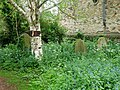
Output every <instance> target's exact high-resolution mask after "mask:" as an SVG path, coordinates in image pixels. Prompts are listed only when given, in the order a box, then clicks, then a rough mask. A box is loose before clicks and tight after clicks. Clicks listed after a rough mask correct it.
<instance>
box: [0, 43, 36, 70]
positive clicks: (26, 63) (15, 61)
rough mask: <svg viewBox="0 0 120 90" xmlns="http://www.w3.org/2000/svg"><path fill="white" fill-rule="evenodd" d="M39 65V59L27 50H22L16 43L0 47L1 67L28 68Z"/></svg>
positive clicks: (9, 68) (11, 68) (7, 68)
mask: <svg viewBox="0 0 120 90" xmlns="http://www.w3.org/2000/svg"><path fill="white" fill-rule="evenodd" d="M37 66H38V62H37V60H36V59H35V58H34V56H32V55H31V54H30V53H29V52H27V51H22V50H20V49H18V48H17V46H16V45H12V44H10V45H8V46H6V47H5V48H2V49H0V69H5V70H23V71H24V70H26V69H27V68H35V67H37Z"/></svg>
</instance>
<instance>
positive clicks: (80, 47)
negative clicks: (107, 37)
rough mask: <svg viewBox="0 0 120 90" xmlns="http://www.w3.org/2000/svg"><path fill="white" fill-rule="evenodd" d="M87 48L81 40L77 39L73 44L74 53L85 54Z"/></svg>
mask: <svg viewBox="0 0 120 90" xmlns="http://www.w3.org/2000/svg"><path fill="white" fill-rule="evenodd" d="M86 51H87V48H86V45H85V43H84V41H83V40H81V39H77V40H76V42H75V53H82V54H83V53H86Z"/></svg>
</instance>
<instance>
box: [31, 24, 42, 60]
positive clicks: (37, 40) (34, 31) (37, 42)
mask: <svg viewBox="0 0 120 90" xmlns="http://www.w3.org/2000/svg"><path fill="white" fill-rule="evenodd" d="M30 32H31V52H32V54H34V55H35V57H36V58H40V57H41V56H42V40H41V29H40V23H37V24H35V25H30Z"/></svg>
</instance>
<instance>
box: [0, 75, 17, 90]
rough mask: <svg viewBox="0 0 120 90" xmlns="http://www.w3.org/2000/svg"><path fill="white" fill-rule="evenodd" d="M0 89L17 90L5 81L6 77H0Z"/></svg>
mask: <svg viewBox="0 0 120 90" xmlns="http://www.w3.org/2000/svg"><path fill="white" fill-rule="evenodd" d="M0 90H17V87H16V86H15V85H12V84H8V83H7V79H5V78H2V77H0Z"/></svg>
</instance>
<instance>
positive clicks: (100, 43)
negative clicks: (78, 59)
mask: <svg viewBox="0 0 120 90" xmlns="http://www.w3.org/2000/svg"><path fill="white" fill-rule="evenodd" d="M106 46H107V40H106V38H105V37H100V38H99V39H98V41H97V48H98V49H102V48H103V47H106Z"/></svg>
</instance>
